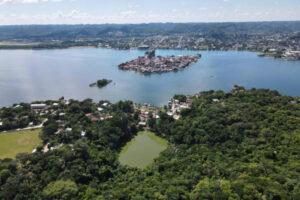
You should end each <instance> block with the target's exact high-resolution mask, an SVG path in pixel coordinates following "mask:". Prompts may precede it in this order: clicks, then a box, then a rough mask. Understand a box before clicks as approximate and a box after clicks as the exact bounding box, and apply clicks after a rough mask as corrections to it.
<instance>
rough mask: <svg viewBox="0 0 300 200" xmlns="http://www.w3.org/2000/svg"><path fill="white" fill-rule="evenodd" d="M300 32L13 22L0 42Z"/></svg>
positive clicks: (279, 27)
mask: <svg viewBox="0 0 300 200" xmlns="http://www.w3.org/2000/svg"><path fill="white" fill-rule="evenodd" d="M298 31H300V21H289V22H287V21H284V22H283V21H282V22H240V23H150V24H102V25H12V26H0V41H8V40H11V41H18V42H33V41H43V42H45V41H53V40H77V39H95V38H103V37H111V38H123V37H147V36H155V35H191V36H197V35H199V36H201V35H210V36H212V37H215V38H219V37H223V36H224V35H228V34H229V35H235V34H238V35H242V34H245V35H248V34H268V33H270V34H274V33H290V32H298Z"/></svg>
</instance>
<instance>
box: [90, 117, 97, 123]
mask: <svg viewBox="0 0 300 200" xmlns="http://www.w3.org/2000/svg"><path fill="white" fill-rule="evenodd" d="M91 120H92V122H96V121H99V119H98V118H97V117H93V118H92V119H91Z"/></svg>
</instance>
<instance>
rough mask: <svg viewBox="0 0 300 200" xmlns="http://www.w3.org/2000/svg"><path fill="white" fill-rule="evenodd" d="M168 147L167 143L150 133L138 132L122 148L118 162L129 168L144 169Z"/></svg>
mask: <svg viewBox="0 0 300 200" xmlns="http://www.w3.org/2000/svg"><path fill="white" fill-rule="evenodd" d="M167 147H168V141H167V140H165V139H163V138H161V137H158V136H156V135H155V134H154V133H151V132H147V131H145V132H139V133H138V135H137V136H136V137H135V138H133V139H132V140H131V141H130V142H128V143H127V144H126V146H125V147H123V149H122V151H121V153H120V158H119V161H120V162H121V164H123V165H128V166H130V167H138V168H145V167H147V166H148V165H150V164H151V163H152V162H153V160H154V159H155V158H156V157H158V155H159V153H160V152H162V151H163V150H165V149H166V148H167Z"/></svg>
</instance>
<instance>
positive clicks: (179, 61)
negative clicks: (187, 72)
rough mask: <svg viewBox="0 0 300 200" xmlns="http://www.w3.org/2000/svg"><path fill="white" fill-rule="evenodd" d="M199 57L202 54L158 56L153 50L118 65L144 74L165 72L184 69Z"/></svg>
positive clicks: (123, 68)
mask: <svg viewBox="0 0 300 200" xmlns="http://www.w3.org/2000/svg"><path fill="white" fill-rule="evenodd" d="M199 58H201V54H196V55H179V56H170V57H162V56H157V57H156V56H155V50H152V51H149V52H146V53H145V56H144V57H138V58H137V59H135V60H132V61H129V62H126V63H122V64H120V65H119V66H118V67H119V69H121V70H130V71H135V72H138V73H143V74H149V73H164V72H171V71H178V70H183V69H185V68H187V67H189V66H190V65H192V64H194V63H196V62H197V61H198V59H199Z"/></svg>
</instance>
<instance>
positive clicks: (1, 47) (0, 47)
mask: <svg viewBox="0 0 300 200" xmlns="http://www.w3.org/2000/svg"><path fill="white" fill-rule="evenodd" d="M39 45H41V46H39ZM44 45H50V46H48V47H45V46H44ZM51 45H52V46H51ZM93 48H95V49H98V48H99V49H112V50H118V51H130V50H138V51H144V50H139V49H138V48H129V49H122V48H113V47H109V48H108V47H96V46H87V45H83V46H57V44H51V43H38V45H32V43H31V44H12V45H10V44H9V45H2V44H1V42H0V50H60V49H61V50H63V49H93ZM156 50H178V51H222V52H223V51H245V52H253V53H257V54H258V55H257V56H258V57H261V58H272V59H275V60H283V61H300V60H297V59H289V58H276V57H274V56H269V55H264V54H266V53H265V52H263V51H261V50H249V49H234V48H229V49H176V48H157V49H156ZM263 55H264V56H263Z"/></svg>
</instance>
